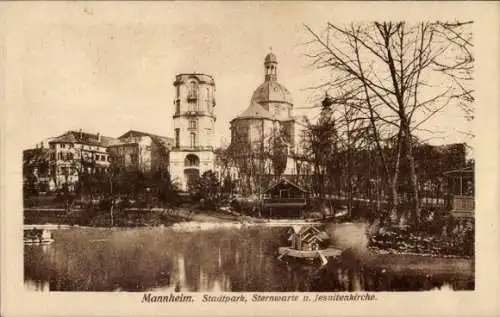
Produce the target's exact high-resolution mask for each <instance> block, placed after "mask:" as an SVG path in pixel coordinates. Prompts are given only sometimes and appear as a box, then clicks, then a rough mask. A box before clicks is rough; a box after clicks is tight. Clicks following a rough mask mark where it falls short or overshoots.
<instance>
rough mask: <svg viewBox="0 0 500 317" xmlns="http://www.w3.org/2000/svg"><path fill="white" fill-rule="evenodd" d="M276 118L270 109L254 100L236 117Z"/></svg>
mask: <svg viewBox="0 0 500 317" xmlns="http://www.w3.org/2000/svg"><path fill="white" fill-rule="evenodd" d="M249 118H252V119H270V120H272V119H274V117H273V116H272V115H271V113H270V112H269V111H267V110H266V109H265V108H264V107H262V106H261V105H260V104H258V103H257V102H255V101H254V100H251V101H250V106H248V108H247V109H246V110H245V111H243V112H242V113H241V114H240V115H239V116H237V117H236V118H235V119H249Z"/></svg>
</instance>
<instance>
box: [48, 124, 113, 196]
mask: <svg viewBox="0 0 500 317" xmlns="http://www.w3.org/2000/svg"><path fill="white" fill-rule="evenodd" d="M118 142H119V140H117V139H115V138H111V137H107V136H102V135H100V134H99V133H97V134H92V133H87V132H83V131H82V130H80V131H68V132H66V133H64V134H62V135H60V136H58V137H55V138H53V139H51V140H50V141H49V155H50V159H49V168H50V178H51V181H50V190H60V189H62V188H63V186H67V188H68V189H69V190H70V191H71V190H74V188H75V184H76V183H77V182H78V180H79V177H80V175H82V174H83V173H89V174H90V173H107V172H108V171H109V167H110V164H111V158H110V156H109V153H108V151H107V149H108V147H109V146H110V145H112V144H115V143H118Z"/></svg>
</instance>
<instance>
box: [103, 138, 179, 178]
mask: <svg viewBox="0 0 500 317" xmlns="http://www.w3.org/2000/svg"><path fill="white" fill-rule="evenodd" d="M118 140H119V142H117V143H115V144H112V145H110V146H109V148H108V152H109V155H110V156H111V162H112V163H113V167H115V168H117V169H118V170H120V171H127V172H130V171H140V172H142V173H144V174H145V175H150V174H152V173H154V172H157V171H160V170H165V169H167V168H168V160H169V151H170V149H171V148H172V146H173V142H174V141H173V139H172V138H168V137H164V136H160V135H156V134H151V133H147V132H141V131H135V130H130V131H128V132H126V133H125V134H123V135H122V136H120V137H118Z"/></svg>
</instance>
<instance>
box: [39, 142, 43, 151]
mask: <svg viewBox="0 0 500 317" xmlns="http://www.w3.org/2000/svg"><path fill="white" fill-rule="evenodd" d="M40 148H42V149H43V141H42V142H40Z"/></svg>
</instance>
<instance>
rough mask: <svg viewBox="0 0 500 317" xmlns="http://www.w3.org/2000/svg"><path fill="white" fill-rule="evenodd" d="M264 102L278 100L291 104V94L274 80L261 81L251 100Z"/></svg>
mask: <svg viewBox="0 0 500 317" xmlns="http://www.w3.org/2000/svg"><path fill="white" fill-rule="evenodd" d="M254 101H255V102H257V103H259V104H266V103H269V102H279V103H288V104H290V105H292V104H293V101H292V95H291V94H290V91H288V89H287V88H286V87H285V86H283V85H281V84H280V83H278V82H277V81H275V80H269V81H265V82H264V83H262V84H261V85H260V86H259V87H257V89H256V90H255V92H254V93H253V95H252V101H251V102H254Z"/></svg>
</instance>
